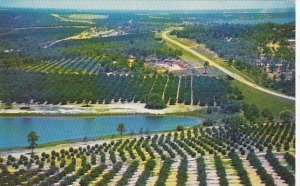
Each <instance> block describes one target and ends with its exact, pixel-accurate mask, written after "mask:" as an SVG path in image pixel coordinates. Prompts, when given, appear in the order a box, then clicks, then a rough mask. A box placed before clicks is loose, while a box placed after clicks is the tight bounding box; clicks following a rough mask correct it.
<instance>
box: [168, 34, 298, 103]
mask: <svg viewBox="0 0 300 186" xmlns="http://www.w3.org/2000/svg"><path fill="white" fill-rule="evenodd" d="M170 32H171V30H167V31H164V32H163V33H162V38H163V39H164V40H166V41H168V42H170V43H173V44H175V45H176V46H178V47H180V48H181V49H183V50H185V51H187V52H189V53H191V54H193V55H195V56H197V57H198V58H200V59H202V60H204V61H208V62H209V64H210V65H212V66H214V67H216V68H218V69H219V70H221V71H222V72H224V73H225V74H227V75H228V76H230V77H232V78H234V79H236V80H238V81H240V82H242V83H244V84H246V85H248V86H250V87H252V88H255V89H257V90H259V91H262V92H265V93H268V94H271V95H274V96H278V97H281V98H285V99H289V100H294V101H295V97H292V96H287V95H284V94H280V93H277V92H274V91H271V90H268V89H266V88H263V87H260V86H258V85H257V84H255V83H252V82H250V81H248V80H246V79H244V78H243V77H242V76H240V75H238V74H235V73H232V72H231V71H229V70H227V69H226V68H224V67H222V66H220V65H218V64H217V63H215V62H214V61H212V60H210V59H208V58H207V57H205V56H203V55H201V54H200V53H198V52H196V51H194V50H193V49H191V48H190V47H188V46H186V45H184V44H182V43H180V42H178V41H176V40H174V39H172V38H171V37H169V36H168V34H169V33H170Z"/></svg>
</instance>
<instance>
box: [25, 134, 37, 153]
mask: <svg viewBox="0 0 300 186" xmlns="http://www.w3.org/2000/svg"><path fill="white" fill-rule="evenodd" d="M38 140H39V136H38V135H37V133H36V132H34V131H31V132H30V133H29V134H28V135H27V141H28V143H29V147H30V148H31V154H33V149H34V148H35V147H36V146H37V143H36V142H37V141H38Z"/></svg>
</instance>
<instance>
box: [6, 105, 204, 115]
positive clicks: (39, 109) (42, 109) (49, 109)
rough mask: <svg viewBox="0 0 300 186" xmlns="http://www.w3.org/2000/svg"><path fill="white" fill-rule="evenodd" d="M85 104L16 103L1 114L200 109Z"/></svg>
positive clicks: (173, 106)
mask: <svg viewBox="0 0 300 186" xmlns="http://www.w3.org/2000/svg"><path fill="white" fill-rule="evenodd" d="M82 105H83V104H67V105H52V104H48V105H46V104H31V105H30V107H31V110H20V108H21V107H24V106H27V104H26V105H25V104H14V108H13V109H3V108H2V109H1V107H0V114H5V113H7V114H17V113H32V114H167V113H178V112H189V111H195V110H200V109H201V107H199V106H197V105H193V106H191V105H184V104H176V105H168V106H167V108H165V109H161V110H151V109H147V108H145V103H132V102H131V103H121V102H115V103H111V104H91V105H90V106H91V107H82ZM0 106H1V104H0Z"/></svg>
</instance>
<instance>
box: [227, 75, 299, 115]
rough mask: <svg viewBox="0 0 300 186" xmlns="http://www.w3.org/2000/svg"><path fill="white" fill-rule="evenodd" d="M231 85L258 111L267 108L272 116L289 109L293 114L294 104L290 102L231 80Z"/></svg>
mask: <svg viewBox="0 0 300 186" xmlns="http://www.w3.org/2000/svg"><path fill="white" fill-rule="evenodd" d="M232 85H233V86H235V87H237V88H239V89H240V90H241V91H242V93H243V95H244V96H245V98H244V100H245V102H246V103H249V104H255V105H257V107H258V108H259V109H260V110H262V109H265V108H267V109H269V110H270V111H271V112H272V113H273V114H274V115H278V114H279V113H280V111H282V110H284V109H290V110H292V111H293V112H295V102H294V101H292V100H288V99H284V98H280V97H277V96H273V95H270V94H267V93H264V92H261V91H258V90H256V89H254V88H251V87H249V86H247V85H245V84H243V83H241V82H239V81H237V80H232Z"/></svg>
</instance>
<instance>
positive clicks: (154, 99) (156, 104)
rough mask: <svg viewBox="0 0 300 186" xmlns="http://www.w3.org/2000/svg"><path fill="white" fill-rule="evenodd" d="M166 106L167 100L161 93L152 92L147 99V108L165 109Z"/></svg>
mask: <svg viewBox="0 0 300 186" xmlns="http://www.w3.org/2000/svg"><path fill="white" fill-rule="evenodd" d="M166 106H167V105H166V103H165V100H164V99H162V97H161V95H159V94H155V93H152V94H150V95H149V96H148V98H147V100H146V108H149V109H163V108H165V107H166Z"/></svg>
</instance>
